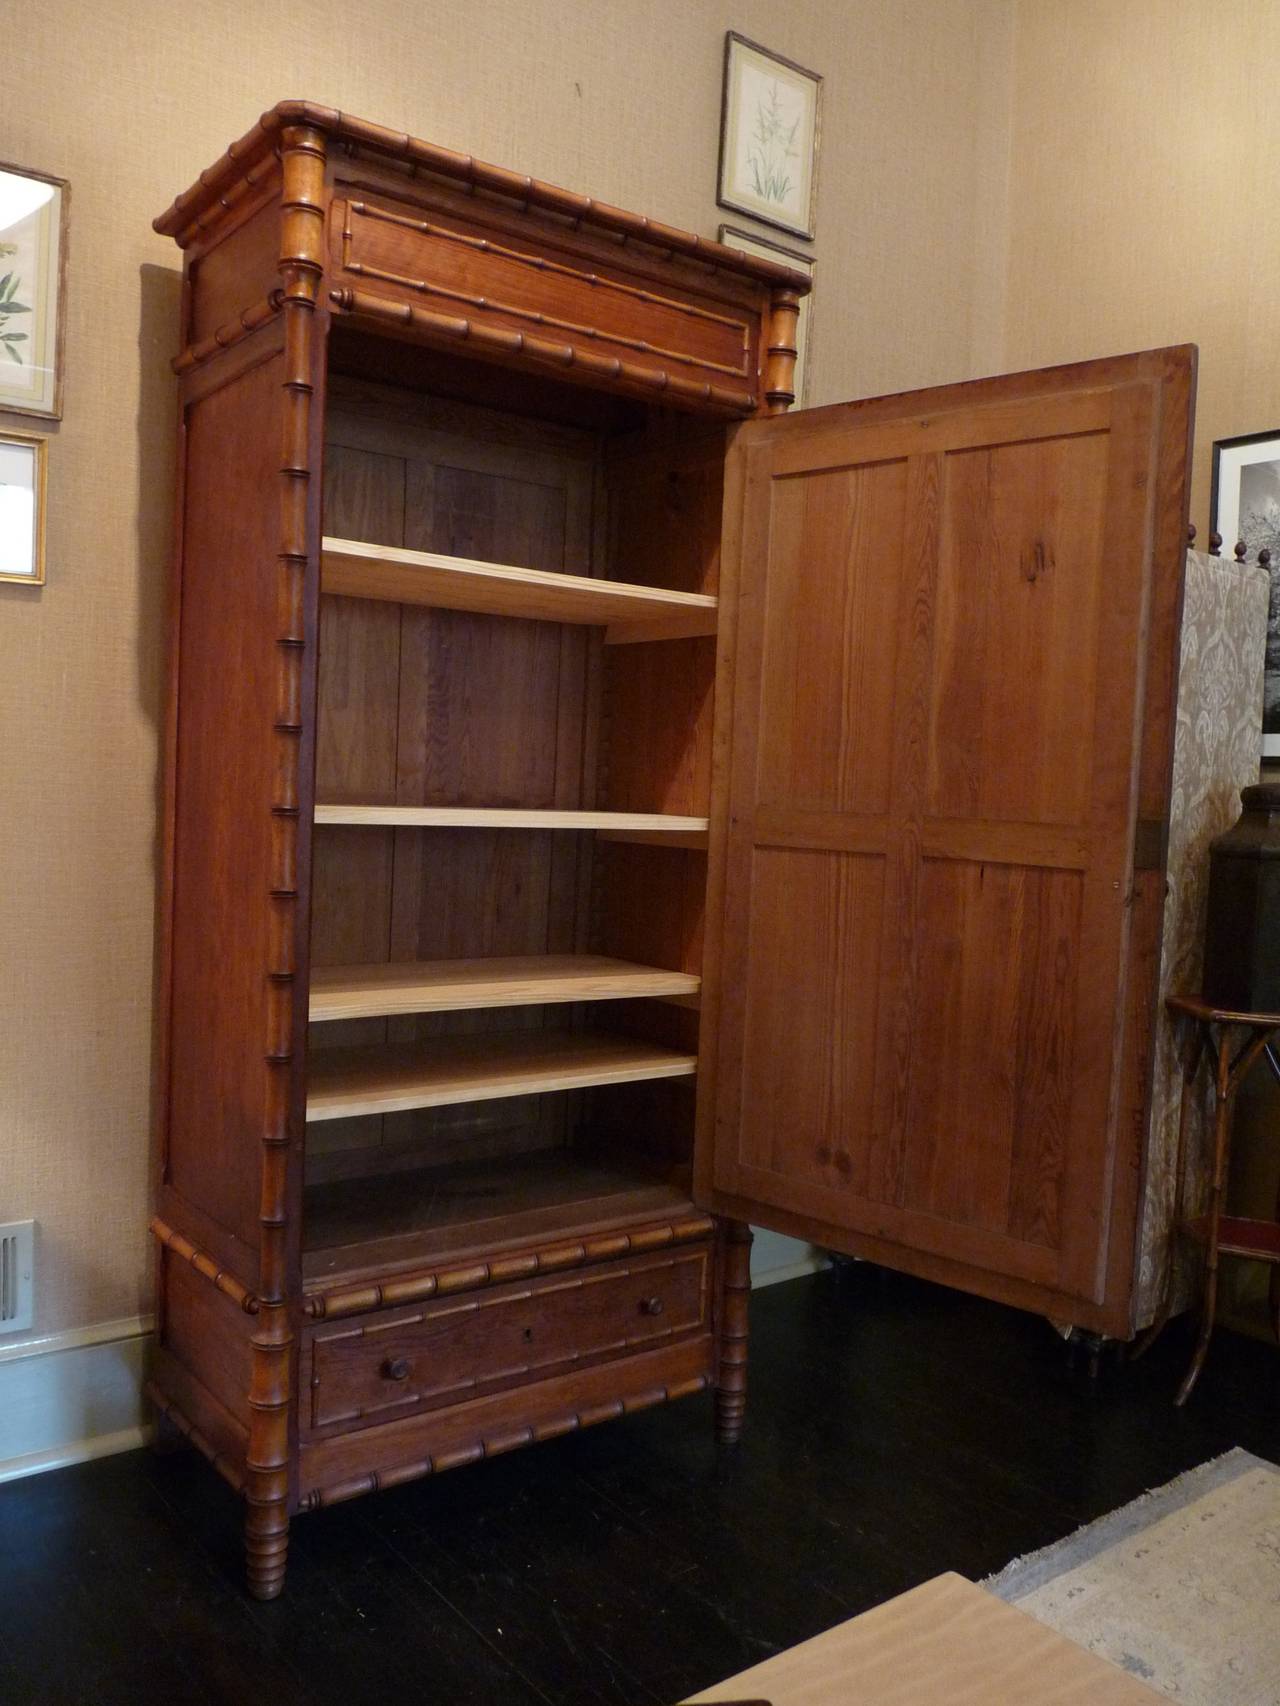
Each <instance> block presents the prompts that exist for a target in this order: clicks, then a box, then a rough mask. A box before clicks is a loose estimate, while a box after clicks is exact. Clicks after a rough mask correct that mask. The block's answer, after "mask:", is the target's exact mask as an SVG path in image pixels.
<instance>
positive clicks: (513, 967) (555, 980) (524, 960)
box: [310, 954, 700, 1021]
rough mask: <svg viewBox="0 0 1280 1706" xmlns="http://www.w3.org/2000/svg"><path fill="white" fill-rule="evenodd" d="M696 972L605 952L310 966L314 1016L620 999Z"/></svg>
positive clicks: (671, 986) (688, 979)
mask: <svg viewBox="0 0 1280 1706" xmlns="http://www.w3.org/2000/svg"><path fill="white" fill-rule="evenodd" d="M699 983H700V979H699V978H697V977H696V976H695V975H694V974H693V973H691V972H680V971H663V970H661V969H660V968H658V967H655V966H641V965H635V964H633V963H632V962H631V961H630V960H614V959H607V958H605V957H604V956H603V955H600V954H530V955H525V956H521V957H519V958H514V959H483V960H418V961H392V962H388V963H381V964H378V965H366V966H322V967H317V968H316V969H315V970H313V971H312V974H311V1015H310V1016H311V1018H312V1019H313V1020H316V1021H323V1020H330V1019H372V1018H380V1017H385V1016H389V1015H392V1014H397V1013H439V1012H444V1011H447V1010H459V1009H463V1008H476V1007H528V1006H536V1005H549V1004H551V1003H554V1002H558V1001H617V1000H625V999H628V998H634V997H643V996H683V997H689V996H692V995H695V994H696V993H697V990H698V987H699Z"/></svg>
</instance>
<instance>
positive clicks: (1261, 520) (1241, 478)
mask: <svg viewBox="0 0 1280 1706" xmlns="http://www.w3.org/2000/svg"><path fill="white" fill-rule="evenodd" d="M1209 516H1210V520H1209V525H1210V527H1211V528H1212V529H1213V531H1214V532H1215V533H1220V534H1221V535H1222V539H1223V545H1224V549H1225V550H1227V551H1230V550H1231V548H1232V546H1234V544H1235V543H1236V541H1237V540H1238V539H1243V540H1244V542H1245V544H1246V545H1247V546H1248V555H1249V556H1250V557H1256V556H1257V555H1258V553H1259V552H1260V551H1263V550H1266V551H1270V553H1271V608H1270V610H1269V611H1268V613H1267V665H1266V684H1265V687H1264V689H1263V696H1262V756H1263V757H1264V758H1266V759H1269V760H1280V428H1276V429H1274V430H1273V431H1270V432H1253V433H1247V434H1245V436H1244V437H1242V438H1220V439H1219V440H1218V441H1217V443H1216V444H1215V445H1214V447H1213V484H1212V486H1211V488H1210V493H1209Z"/></svg>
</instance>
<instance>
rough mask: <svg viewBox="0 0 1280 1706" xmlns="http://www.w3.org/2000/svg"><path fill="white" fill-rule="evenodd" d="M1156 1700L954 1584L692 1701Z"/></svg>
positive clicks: (1031, 1705) (890, 1704)
mask: <svg viewBox="0 0 1280 1706" xmlns="http://www.w3.org/2000/svg"><path fill="white" fill-rule="evenodd" d="M1164 1698H1165V1697H1164V1696H1163V1695H1161V1694H1157V1693H1155V1691H1154V1690H1153V1689H1150V1688H1148V1687H1147V1685H1146V1684H1145V1683H1143V1682H1139V1681H1138V1679H1137V1678H1136V1677H1133V1676H1130V1675H1129V1674H1128V1672H1127V1671H1123V1670H1120V1669H1119V1667H1118V1666H1116V1665H1113V1664H1109V1663H1108V1662H1107V1660H1105V1659H1100V1658H1096V1657H1095V1656H1094V1654H1092V1653H1088V1652H1086V1651H1085V1650H1084V1648H1083V1647H1077V1646H1076V1645H1075V1644H1074V1643H1073V1642H1071V1641H1068V1640H1066V1639H1065V1637H1063V1636H1062V1635H1059V1634H1058V1633H1057V1632H1056V1630H1053V1629H1049V1628H1046V1626H1045V1625H1044V1624H1043V1623H1037V1622H1036V1620H1035V1619H1034V1618H1033V1617H1029V1616H1028V1615H1027V1614H1026V1612H1024V1611H1019V1610H1017V1609H1016V1607H1014V1606H1011V1605H1006V1604H1005V1602H1004V1601H1003V1600H1002V1599H997V1598H996V1597H995V1595H994V1594H991V1593H988V1592H987V1591H986V1590H985V1588H980V1587H975V1586H974V1584H973V1583H972V1582H967V1581H965V1579H964V1578H963V1577H962V1576H955V1575H946V1576H936V1577H935V1578H934V1579H933V1581H931V1582H925V1583H924V1584H923V1586H921V1587H918V1588H913V1589H912V1590H911V1592H910V1593H904V1594H899V1596H898V1598H897V1599H891V1600H889V1601H887V1602H886V1603H885V1604H884V1605H878V1606H876V1607H875V1609H874V1610H872V1611H866V1612H864V1613H863V1614H862V1616H861V1617H853V1618H850V1620H849V1621H848V1622H847V1623H840V1624H838V1625H837V1626H836V1627H835V1628H834V1629H828V1630H827V1632H826V1633H825V1634H823V1635H815V1636H814V1638H813V1640H811V1641H805V1642H803V1643H802V1644H801V1645H800V1646H798V1647H791V1648H789V1649H788V1651H786V1652H785V1653H779V1654H778V1655H777V1656H776V1658H772V1659H766V1660H765V1661H764V1663H763V1664H758V1665H754V1666H753V1667H752V1668H751V1669H750V1670H744V1671H743V1672H742V1673H741V1674H740V1675H738V1676H734V1677H730V1678H729V1679H728V1681H726V1682H722V1683H719V1684H718V1685H717V1686H716V1687H715V1688H709V1689H707V1690H706V1692H705V1693H703V1694H696V1695H694V1696H693V1700H695V1701H726V1702H727V1701H744V1702H745V1701H748V1700H750V1701H768V1702H769V1706H1156V1703H1157V1702H1159V1701H1162V1700H1164ZM1166 1706H1167V1703H1166Z"/></svg>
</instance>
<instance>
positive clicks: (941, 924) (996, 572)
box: [698, 350, 1191, 1306]
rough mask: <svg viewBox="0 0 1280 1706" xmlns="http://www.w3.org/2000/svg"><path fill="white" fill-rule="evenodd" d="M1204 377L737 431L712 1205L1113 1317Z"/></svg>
mask: <svg viewBox="0 0 1280 1706" xmlns="http://www.w3.org/2000/svg"><path fill="white" fill-rule="evenodd" d="M1190 367H1191V352H1189V351H1185V350H1183V351H1164V352H1152V353H1150V354H1148V355H1143V356H1137V357H1132V358H1120V359H1117V360H1115V361H1111V362H1106V363H1089V364H1083V365H1082V366H1080V367H1078V368H1069V369H1060V370H1058V371H1057V373H1056V374H1032V375H1023V376H1015V377H1012V378H1006V379H1001V380H995V381H979V382H976V383H974V384H972V385H967V386H956V387H951V388H949V389H948V390H946V391H943V392H935V393H922V394H919V395H917V396H915V397H903V398H896V399H893V398H882V399H877V400H875V401H873V402H871V403H869V404H865V405H863V404H852V405H842V406H839V407H836V408H832V409H826V410H816V411H810V412H808V413H807V414H805V415H803V416H798V417H793V418H791V419H782V420H774V421H769V422H764V423H754V424H752V425H751V426H749V427H747V428H744V429H742V430H741V431H740V433H739V435H738V439H737V443H736V445H735V448H734V450H733V452H732V456H731V466H730V478H729V482H728V494H729V495H728V498H727V502H726V534H725V537H726V550H725V561H724V587H723V592H722V601H723V606H724V630H725V635H726V638H725V641H724V647H723V651H722V660H721V663H722V669H721V682H720V686H719V690H718V691H719V698H718V716H719V718H720V725H719V734H718V738H717V753H718V770H717V775H716V778H715V786H714V790H713V794H714V798H713V829H712V869H713V891H712V892H713V897H714V902H715V904H714V910H713V916H712V918H711V919H710V921H709V930H710V936H711V951H710V952H709V955H708V971H707V979H706V986H705V991H704V997H705V998H704V1012H705V1015H706V1031H707V1032H708V1033H710V1034H709V1035H708V1036H706V1037H705V1038H704V1058H703V1062H702V1072H701V1076H700V1098H701V1100H700V1110H699V1148H698V1188H699V1193H700V1197H701V1200H703V1201H705V1202H706V1203H707V1204H708V1205H709V1206H713V1207H717V1208H720V1209H721V1210H723V1211H724V1212H729V1213H735V1214H748V1215H750V1217H751V1218H753V1219H756V1220H758V1221H760V1222H761V1223H763V1224H766V1225H767V1224H769V1223H770V1218H771V1215H775V1216H776V1219H775V1224H778V1225H779V1226H780V1227H781V1229H784V1230H790V1231H792V1232H796V1231H800V1232H802V1233H804V1232H808V1233H809V1235H810V1236H812V1237H814V1238H815V1239H816V1240H817V1241H819V1242H823V1243H828V1244H833V1243H834V1244H837V1245H840V1244H842V1243H843V1244H844V1246H845V1247H846V1248H851V1249H855V1250H856V1249H857V1248H859V1247H860V1240H861V1239H863V1238H865V1239H868V1240H872V1241H874V1242H875V1245H876V1249H877V1253H880V1252H882V1250H883V1248H884V1246H885V1245H886V1244H888V1245H896V1246H899V1247H900V1248H901V1249H902V1251H903V1252H904V1256H907V1255H909V1253H911V1252H915V1253H927V1254H928V1255H930V1256H931V1257H935V1258H941V1259H944V1260H945V1261H946V1262H947V1263H948V1264H950V1265H951V1266H952V1267H953V1268H954V1269H955V1270H956V1271H957V1272H959V1271H960V1270H962V1269H963V1270H965V1272H966V1277H967V1281H968V1283H971V1284H972V1285H973V1286H974V1288H975V1289H978V1290H988V1291H991V1290H994V1291H995V1293H996V1294H997V1295H1005V1294H1007V1293H1005V1292H1003V1291H1002V1289H1001V1287H1002V1283H1003V1282H1004V1281H1010V1282H1013V1283H1014V1284H1015V1288H1016V1287H1021V1290H1018V1291H1017V1292H1016V1295H1018V1296H1019V1297H1020V1298H1025V1297H1027V1296H1029V1295H1032V1294H1033V1293H1034V1292H1035V1291H1037V1290H1038V1291H1039V1292H1040V1293H1042V1294H1043V1295H1045V1296H1046V1297H1048V1296H1050V1295H1051V1296H1052V1297H1053V1298H1054V1299H1055V1300H1057V1301H1058V1302H1059V1303H1060V1300H1061V1299H1062V1298H1064V1297H1067V1298H1078V1299H1079V1300H1081V1302H1082V1303H1083V1304H1086V1305H1089V1306H1095V1305H1101V1304H1102V1303H1103V1302H1104V1301H1105V1296H1106V1283H1107V1257H1108V1253H1109V1240H1110V1239H1112V1238H1114V1237H1125V1236H1131V1235H1132V1226H1131V1225H1128V1226H1127V1227H1126V1226H1124V1225H1120V1224H1119V1223H1118V1222H1116V1223H1114V1224H1113V1217H1112V1212H1111V1209H1112V1198H1113V1194H1114V1191H1113V1187H1114V1186H1115V1183H1116V1180H1117V1178H1118V1176H1119V1174H1121V1173H1123V1172H1127V1171H1128V1168H1127V1167H1126V1166H1125V1159H1126V1157H1125V1153H1124V1149H1123V1146H1124V1144H1125V1142H1126V1141H1128V1140H1129V1138H1130V1135H1131V1133H1130V1131H1129V1130H1128V1129H1127V1128H1125V1127H1124V1126H1123V1124H1122V1122H1121V1120H1120V1118H1119V1105H1120V1098H1121V1088H1122V1077H1123V1075H1124V1074H1125V1073H1128V1075H1129V1077H1128V1079H1126V1080H1125V1082H1131V1079H1132V1071H1131V1068H1130V1067H1129V1065H1128V1063H1127V1062H1126V1063H1122V1061H1121V1048H1120V1043H1119V1039H1120V1037H1121V1036H1122V1034H1123V1032H1124V1020H1125V1013H1126V1006H1125V1004H1126V999H1127V998H1128V995H1129V990H1128V985H1127V982H1126V975H1127V967H1128V964H1129V957H1130V952H1131V946H1132V945H1131V943H1130V908H1129V905H1128V900H1129V895H1130V890H1131V884H1132V861H1133V844H1134V829H1135V819H1136V813H1137V805H1138V793H1137V788H1138V768H1139V756H1140V753H1141V749H1142V742H1143V737H1144V729H1145V728H1146V727H1147V725H1148V723H1149V722H1150V720H1151V719H1152V718H1153V717H1158V715H1159V714H1160V713H1161V707H1160V705H1159V704H1156V705H1155V706H1154V707H1153V705H1152V703H1150V702H1149V694H1148V680H1149V679H1151V680H1153V681H1156V682H1157V683H1161V684H1163V686H1164V688H1166V689H1167V685H1168V682H1169V680H1170V676H1171V672H1170V670H1169V668H1168V653H1169V650H1170V648H1171V647H1172V645H1173V644H1174V642H1175V641H1176V632H1174V633H1170V632H1168V631H1167V626H1168V625H1167V616H1168V613H1169V611H1170V610H1176V608H1177V604H1178V600H1177V595H1176V584H1177V583H1178V581H1179V580H1180V575H1181V566H1182V552H1181V547H1180V544H1179V548H1178V550H1177V553H1176V557H1175V554H1174V552H1173V551H1172V549H1170V541H1171V540H1172V539H1173V538H1174V537H1175V536H1176V533H1175V530H1174V529H1172V528H1171V527H1170V526H1169V524H1168V517H1167V514H1166V513H1165V512H1166V511H1167V510H1168V508H1169V506H1170V505H1171V504H1175V505H1177V504H1183V503H1184V502H1185V457H1184V458H1183V459H1182V461H1181V462H1179V460H1178V458H1177V457H1175V456H1174V455H1172V454H1171V452H1170V444H1171V443H1176V442H1177V441H1178V431H1179V422H1178V421H1177V420H1175V419H1174V416H1175V415H1177V414H1178V413H1179V411H1181V442H1182V443H1183V444H1184V445H1185V443H1186V411H1187V408H1188V406H1189V390H1190V386H1189V371H1190ZM1157 539H1159V540H1160V541H1162V548H1161V550H1160V551H1159V552H1158V551H1157V549H1156V545H1155V541H1156V540H1157ZM1171 579H1172V580H1173V582H1174V590H1173V591H1172V592H1171V589H1170V586H1169V584H1168V583H1169V582H1170V580H1171ZM1152 609H1158V610H1161V611H1163V612H1164V613H1165V617H1166V628H1163V629H1161V630H1160V631H1159V632H1157V633H1153V632H1152V631H1151V628H1150V625H1149V612H1150V611H1151V610H1152ZM1152 660H1154V662H1153V661H1152ZM1166 709H1167V708H1166ZM1145 927H1146V928H1150V926H1149V925H1147V926H1145ZM1142 993H1143V992H1142V991H1139V994H1142ZM1129 1158H1131V1152H1130V1156H1129ZM904 1265H908V1266H909V1265H911V1261H910V1260H909V1259H908V1260H905V1261H904Z"/></svg>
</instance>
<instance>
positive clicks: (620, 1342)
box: [304, 1244, 710, 1428]
mask: <svg viewBox="0 0 1280 1706" xmlns="http://www.w3.org/2000/svg"><path fill="white" fill-rule="evenodd" d="M709 1260H710V1247H709V1246H708V1245H705V1244H701V1245H694V1246H691V1247H688V1248H685V1249H682V1250H680V1251H678V1252H671V1253H666V1254H658V1255H653V1256H643V1257H638V1258H635V1259H633V1260H625V1261H619V1262H605V1263H602V1264H601V1265H600V1266H599V1267H595V1268H587V1269H581V1270H579V1271H577V1272H576V1273H574V1274H572V1275H564V1276H561V1277H551V1278H547V1279H543V1280H535V1281H533V1282H532V1283H530V1284H528V1285H519V1284H517V1285H509V1286H500V1287H495V1288H494V1289H493V1290H492V1291H477V1292H469V1293H465V1294H463V1295H462V1296H458V1297H452V1298H445V1299H440V1300H438V1301H435V1302H432V1303H427V1304H421V1305H418V1306H416V1307H414V1308H412V1309H402V1310H396V1311H394V1312H391V1313H388V1312H383V1313H379V1314H374V1315H368V1316H364V1317H359V1316H357V1317H354V1318H353V1319H352V1320H351V1321H349V1322H343V1323H342V1324H341V1325H337V1324H335V1325H334V1326H333V1327H327V1328H326V1327H318V1328H316V1329H315V1330H314V1331H313V1333H312V1335H311V1338H310V1348H309V1357H308V1359H307V1362H306V1363H304V1366H309V1369H310V1386H311V1410H310V1414H311V1426H312V1427H313V1428H323V1427H331V1426H345V1427H350V1426H351V1425H352V1424H353V1423H354V1424H363V1423H366V1422H382V1421H387V1420H390V1419H391V1418H393V1417H394V1416H397V1415H404V1414H409V1413H412V1412H413V1411H415V1410H424V1409H431V1408H437V1407H439V1406H442V1405H446V1404H456V1403H458V1402H459V1401H460V1400H462V1399H465V1398H468V1397H472V1396H479V1395H481V1394H483V1393H486V1392H491V1391H497V1390H500V1389H501V1388H503V1387H506V1386H516V1385H520V1384H523V1383H524V1382H526V1381H531V1380H542V1379H545V1378H546V1377H547V1376H549V1375H554V1374H557V1373H559V1372H561V1371H562V1370H564V1369H566V1368H572V1367H575V1366H581V1365H584V1364H587V1363H591V1362H598V1361H602V1360H605V1359H607V1358H609V1357H614V1356H622V1355H626V1354H628V1353H631V1352H634V1351H638V1350H647V1349H650V1348H656V1347H657V1346H659V1345H660V1344H662V1343H664V1342H666V1341H669V1340H671V1339H674V1338H676V1337H679V1336H683V1335H687V1334H691V1333H696V1332H699V1331H703V1330H705V1327H706V1323H707V1320H708V1273H709Z"/></svg>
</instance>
